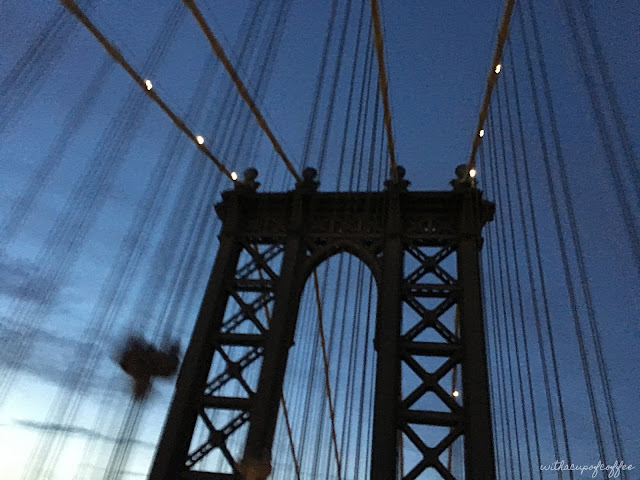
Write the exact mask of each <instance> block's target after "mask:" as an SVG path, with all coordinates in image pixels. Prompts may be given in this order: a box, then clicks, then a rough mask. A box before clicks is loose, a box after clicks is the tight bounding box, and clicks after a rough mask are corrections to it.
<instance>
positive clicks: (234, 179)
mask: <svg viewBox="0 0 640 480" xmlns="http://www.w3.org/2000/svg"><path fill="white" fill-rule="evenodd" d="M237 179H238V174H237V173H236V172H231V180H233V181H234V182H235V181H236V180H237Z"/></svg>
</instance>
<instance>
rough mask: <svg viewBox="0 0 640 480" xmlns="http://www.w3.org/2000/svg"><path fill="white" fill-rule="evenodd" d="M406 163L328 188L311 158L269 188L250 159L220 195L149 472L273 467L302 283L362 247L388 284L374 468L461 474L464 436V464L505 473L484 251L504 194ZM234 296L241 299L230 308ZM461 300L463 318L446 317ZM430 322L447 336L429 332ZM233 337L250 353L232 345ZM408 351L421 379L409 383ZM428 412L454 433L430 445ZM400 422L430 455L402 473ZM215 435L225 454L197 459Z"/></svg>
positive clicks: (261, 474)
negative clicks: (194, 315) (498, 439)
mask: <svg viewBox="0 0 640 480" xmlns="http://www.w3.org/2000/svg"><path fill="white" fill-rule="evenodd" d="M397 173H398V174H396V175H395V181H393V180H389V181H387V182H386V188H385V190H384V191H381V192H374V193H371V192H357V193H356V192H350V193H328V192H318V191H317V187H318V183H317V182H316V181H315V175H316V173H315V171H314V170H313V169H306V170H305V171H304V173H303V178H302V180H301V181H299V182H298V183H297V185H296V188H295V189H294V190H292V191H289V192H285V193H259V192H258V191H257V187H258V185H259V184H258V183H257V182H256V177H257V172H256V171H255V170H254V169H249V170H248V171H247V172H245V179H244V180H242V181H237V182H236V185H235V188H234V189H233V190H231V191H227V192H225V193H224V194H223V195H222V202H221V203H219V204H218V205H217V206H216V211H217V214H218V215H219V217H220V218H221V220H222V222H223V227H222V231H221V235H220V246H219V250H218V253H217V257H216V260H215V263H214V266H213V269H212V272H211V276H210V279H209V283H208V286H207V289H206V293H205V295H204V299H203V301H202V305H201V308H200V313H199V316H198V319H197V321H196V325H195V329H194V332H193V336H192V337H191V341H190V345H189V347H188V349H187V351H186V354H185V358H184V361H183V364H182V368H181V371H180V374H179V377H178V380H177V386H176V391H175V394H174V398H173V400H172V404H171V407H170V410H169V414H168V417H167V420H166V423H165V426H164V431H163V434H162V437H161V440H160V443H159V445H158V448H157V451H156V456H155V460H154V463H153V466H152V469H151V473H150V476H149V478H150V480H175V479H184V480H189V479H193V480H223V479H238V480H240V479H242V480H264V479H266V478H267V477H268V476H269V474H270V472H271V461H272V447H273V441H274V432H275V428H276V422H277V417H278V410H279V408H280V402H281V395H282V393H281V392H282V385H283V379H284V375H285V371H286V369H287V357H288V353H289V349H290V348H291V346H292V344H293V338H294V331H295V328H296V320H297V316H298V308H299V302H300V297H301V295H302V291H303V288H304V285H305V282H306V280H307V278H308V277H309V275H311V273H312V272H313V271H314V269H315V268H316V267H317V266H318V265H319V264H320V263H322V262H323V261H324V260H326V259H328V258H329V257H331V256H332V255H335V254H337V253H340V252H349V253H351V254H353V255H355V256H357V257H358V258H359V259H360V260H362V261H363V262H364V263H365V264H366V265H367V266H368V267H369V269H370V270H371V272H372V275H373V277H374V278H375V281H376V283H377V286H378V290H377V291H378V301H377V305H378V307H377V312H376V330H375V338H374V347H375V349H376V353H377V364H376V378H375V387H374V388H375V390H374V391H375V393H374V398H375V400H374V415H373V432H372V440H371V442H372V443H371V459H372V460H371V465H370V472H371V475H370V478H371V479H372V480H390V479H395V478H402V479H413V478H417V477H419V476H420V474H421V473H422V472H424V471H425V470H426V469H428V468H434V469H435V470H436V471H437V472H438V473H439V474H440V475H441V476H442V477H443V478H446V479H454V478H455V477H454V475H453V474H452V473H451V472H450V471H449V469H448V467H446V466H445V465H444V464H443V462H442V461H441V460H440V458H439V457H440V456H441V455H442V453H443V452H445V451H446V450H447V449H448V448H449V447H450V445H451V444H452V443H453V442H454V441H455V440H456V439H458V438H459V437H461V436H462V437H463V445H464V469H465V478H467V479H492V478H495V467H494V454H493V441H492V433H491V416H490V406H489V389H488V374H487V362H486V349H485V333H484V326H483V315H482V301H481V288H480V270H479V260H478V258H479V251H480V249H481V247H482V237H481V230H482V228H483V226H484V224H485V223H486V222H488V221H490V220H491V219H492V217H493V212H494V205H493V204H492V203H490V202H488V201H487V200H485V199H483V198H482V192H481V191H480V190H478V189H476V188H475V185H474V182H473V179H472V178H470V177H469V176H468V173H466V172H463V174H460V171H457V174H458V179H456V180H454V181H453V182H452V185H453V189H452V190H451V191H431V192H412V191H409V190H408V189H407V187H408V184H409V182H408V181H406V180H404V178H403V177H404V170H403V169H402V168H401V167H398V170H397ZM408 256H410V257H412V258H413V259H415V260H417V265H418V266H417V268H413V269H412V271H404V270H405V257H408ZM454 257H455V265H456V267H455V270H456V275H451V274H450V273H448V272H447V271H446V270H445V269H444V268H442V263H443V262H445V261H447V259H449V260H448V261H451V259H452V258H454ZM242 258H245V259H248V260H247V261H246V262H242V261H241V259H242ZM275 258H281V261H280V260H278V261H277V262H274V261H273V259H275ZM414 263H415V262H414ZM276 264H277V266H278V268H276V267H275V266H274V265H276ZM230 299H233V300H234V301H235V302H237V303H238V305H239V306H240V311H239V312H236V313H234V314H229V313H228V312H229V310H228V309H227V304H228V302H229V301H230ZM424 299H431V300H434V299H435V300H436V301H437V302H438V303H437V306H436V307H435V308H427V307H425V304H424V302H423V300H424ZM407 308H409V309H410V310H412V311H413V312H415V313H417V315H415V316H414V317H415V318H417V320H416V321H412V322H409V320H408V318H406V316H405V315H403V311H405V309H407ZM450 309H455V310H456V318H457V319H458V320H459V331H455V330H458V329H455V330H454V329H452V328H450V327H448V326H446V325H445V323H444V322H443V321H441V316H442V315H443V314H444V313H445V312H447V311H449V310H450ZM262 310H267V311H268V312H269V314H268V315H267V317H268V321H267V322H263V321H262V320H261V319H260V318H259V315H258V312H259V311H262ZM412 318H413V317H412ZM265 323H266V324H265ZM427 329H433V330H435V331H436V332H437V333H438V334H439V337H441V339H442V340H441V341H419V340H418V338H419V335H420V334H421V333H422V332H424V331H425V330H427ZM233 348H235V351H237V350H238V348H240V349H241V351H242V352H244V353H243V354H242V355H236V356H235V357H233V356H232V355H231V354H230V353H229V352H230V350H231V349H233ZM214 355H219V356H220V357H221V358H222V362H219V363H218V364H219V365H222V366H221V368H220V369H218V371H212V370H214V369H213V368H212V360H213V358H214ZM425 357H438V358H440V359H443V360H444V363H442V366H441V367H440V368H438V369H437V370H436V371H427V369H425V368H423V367H422V366H421V359H424V358H425ZM403 364H405V365H407V366H408V367H409V368H411V369H412V370H413V371H414V372H415V373H416V374H417V375H418V377H419V379H420V380H419V382H420V383H419V384H418V385H417V386H415V387H414V388H413V389H412V391H410V392H409V393H408V394H406V395H405V394H403V391H402V390H403V389H402V379H401V371H402V365H403ZM458 367H459V368H460V371H461V375H462V381H461V385H462V389H461V392H460V394H459V396H457V397H454V396H452V395H451V392H448V391H446V390H445V389H443V388H442V386H441V385H440V383H439V380H441V379H442V377H444V376H445V375H446V374H447V373H449V372H451V371H452V369H454V368H458ZM250 368H258V369H259V374H258V375H256V378H257V381H256V382H255V383H256V384H255V385H251V384H250V382H249V380H248V379H247V378H245V373H246V371H247V370H248V369H250ZM232 381H237V382H239V383H240V385H242V389H241V390H242V391H243V394H242V395H237V394H236V395H235V396H231V395H230V394H229V393H228V392H229V391H230V390H229V389H228V388H226V387H227V386H228V385H229V383H230V382H232ZM236 391H237V390H236ZM428 393H433V394H435V395H436V396H437V397H438V398H439V399H440V400H441V401H442V403H443V404H444V405H445V406H446V408H445V409H444V411H428V410H421V409H418V408H416V404H417V403H418V401H419V400H420V399H421V398H422V397H423V396H424V395H426V394H428ZM197 422H203V423H204V425H206V430H208V434H207V436H206V438H204V439H198V438H195V436H194V431H195V426H196V423H197ZM417 426H420V429H423V428H424V427H429V426H433V427H440V428H442V427H447V428H446V429H445V430H446V431H447V432H448V433H447V434H445V435H443V437H442V438H441V439H440V440H439V442H438V443H437V444H436V445H435V446H427V445H426V444H425V442H424V441H423V440H421V438H420V435H418V433H416V427H417ZM239 431H242V432H244V433H243V435H242V438H243V440H242V442H243V445H244V449H243V453H242V455H239V457H241V458H234V455H233V454H232V452H231V449H230V448H229V446H228V440H229V438H230V437H231V436H232V435H234V433H236V432H239ZM400 433H402V434H404V435H406V436H407V437H408V438H409V439H410V440H411V442H412V443H414V444H415V445H416V446H417V447H418V450H419V451H420V453H421V455H422V460H421V461H420V462H419V463H418V464H417V465H416V466H415V467H414V468H413V469H412V470H411V471H410V472H408V473H401V474H398V473H397V471H398V458H399V455H401V452H400V450H401V449H402V448H403V447H402V445H400V444H399V442H398V441H397V439H398V437H399V434H400ZM215 449H219V450H220V452H221V453H222V455H223V456H224V458H225V459H226V461H227V463H228V464H227V465H223V466H222V468H220V469H219V470H218V471H204V470H200V469H199V468H198V467H199V465H198V463H199V462H200V461H201V460H202V459H203V458H204V457H206V456H207V455H208V454H209V453H210V452H212V451H214V450H215ZM230 472H231V473H230Z"/></svg>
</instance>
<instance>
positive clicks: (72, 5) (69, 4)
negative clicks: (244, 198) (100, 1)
mask: <svg viewBox="0 0 640 480" xmlns="http://www.w3.org/2000/svg"><path fill="white" fill-rule="evenodd" d="M60 2H61V3H62V4H63V5H64V6H65V7H66V8H67V9H68V10H69V11H70V12H71V13H73V14H74V15H75V16H76V17H77V18H78V20H80V22H82V24H83V25H84V26H85V27H87V30H89V32H91V34H92V35H93V36H94V37H96V39H97V40H98V42H100V44H101V45H102V46H103V47H104V49H105V50H106V51H107V53H108V54H109V55H111V57H112V58H113V59H114V60H115V61H116V62H117V63H119V64H120V65H121V66H122V68H124V69H125V70H126V72H127V73H128V74H129V75H130V76H131V78H133V80H134V81H135V82H136V83H137V84H138V85H139V86H140V88H142V90H143V91H144V92H145V93H146V94H147V95H148V96H149V97H151V99H152V100H153V101H154V102H156V103H157V104H158V106H159V107H160V108H161V109H162V111H163V112H164V113H166V114H167V115H168V116H169V118H170V119H171V120H172V121H173V123H175V124H176V126H177V127H178V128H179V129H180V130H182V131H183V132H184V134H185V135H186V136H187V137H189V138H190V139H191V141H192V142H193V143H194V144H195V145H196V146H197V148H198V149H199V150H200V151H201V152H202V153H204V154H205V155H206V156H207V157H209V159H210V160H211V161H212V162H213V163H214V165H215V166H216V167H218V169H219V170H220V171H221V172H222V173H224V174H225V175H226V176H227V177H229V179H232V178H231V172H230V171H229V170H227V168H226V167H225V166H224V165H223V164H222V163H221V162H220V160H218V159H217V158H216V157H215V156H214V155H213V154H212V153H211V152H210V151H209V149H208V148H207V147H205V146H204V144H203V143H201V141H202V137H197V136H196V135H194V134H193V132H192V131H191V130H189V127H187V125H186V124H185V123H184V121H183V120H182V119H181V118H180V117H178V116H177V115H176V114H175V113H173V111H172V110H171V109H170V108H169V106H168V105H167V104H166V103H164V101H163V100H162V99H161V98H160V96H159V95H158V94H157V93H156V92H155V91H154V90H153V88H151V87H150V86H149V85H151V84H150V83H149V82H148V81H147V80H145V79H144V78H142V77H141V76H140V75H139V74H138V73H137V72H136V71H135V70H134V69H133V67H132V66H131V65H130V64H129V62H127V61H126V60H125V58H124V57H123V56H122V54H121V53H120V52H119V51H118V49H116V48H115V47H114V46H113V44H111V42H109V40H107V38H106V37H105V36H104V35H103V34H102V32H100V30H99V29H98V28H97V27H96V26H95V25H94V24H93V23H92V22H91V20H89V18H88V17H87V16H86V15H85V14H84V12H83V11H82V10H81V9H80V7H79V6H78V4H77V3H76V2H74V1H73V0H60Z"/></svg>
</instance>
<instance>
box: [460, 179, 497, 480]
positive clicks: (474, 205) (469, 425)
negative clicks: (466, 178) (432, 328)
mask: <svg viewBox="0 0 640 480" xmlns="http://www.w3.org/2000/svg"><path fill="white" fill-rule="evenodd" d="M480 195H481V194H480V192H479V191H478V190H475V189H469V190H468V191H466V192H464V195H463V200H462V211H461V215H460V227H459V228H460V234H459V243H458V261H457V263H458V281H459V283H460V287H461V300H460V303H459V307H460V333H461V340H462V346H463V357H462V390H463V394H462V396H463V404H464V406H465V408H464V420H463V423H464V453H465V455H464V457H465V459H464V463H465V476H466V478H486V479H493V478H495V476H496V472H495V463H494V451H493V434H492V430H491V407H490V404H489V375H488V370H487V350H486V342H485V328H484V320H483V314H482V295H481V290H480V265H479V260H478V254H479V251H480V248H481V246H482V237H481V236H480V232H481V229H482V226H483V224H484V223H485V220H484V219H483V218H482V213H481V208H480V205H481V203H480Z"/></svg>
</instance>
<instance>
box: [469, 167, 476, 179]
mask: <svg viewBox="0 0 640 480" xmlns="http://www.w3.org/2000/svg"><path fill="white" fill-rule="evenodd" d="M476 173H477V172H476V169H475V168H472V169H471V170H469V176H470V177H471V178H476Z"/></svg>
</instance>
